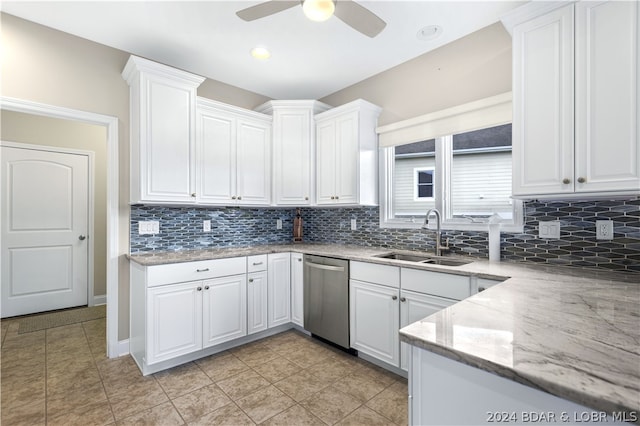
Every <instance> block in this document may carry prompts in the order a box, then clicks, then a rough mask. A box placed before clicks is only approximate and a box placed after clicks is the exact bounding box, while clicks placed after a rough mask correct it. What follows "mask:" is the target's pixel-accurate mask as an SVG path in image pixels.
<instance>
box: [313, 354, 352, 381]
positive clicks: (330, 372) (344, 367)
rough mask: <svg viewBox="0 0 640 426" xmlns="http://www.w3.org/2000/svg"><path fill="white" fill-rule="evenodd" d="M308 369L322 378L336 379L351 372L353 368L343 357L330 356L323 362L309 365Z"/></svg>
mask: <svg viewBox="0 0 640 426" xmlns="http://www.w3.org/2000/svg"><path fill="white" fill-rule="evenodd" d="M307 371H308V372H309V373H311V374H313V375H314V376H316V377H319V378H321V379H326V380H329V381H336V380H339V379H341V378H343V377H345V376H348V375H349V374H351V372H352V371H353V368H352V367H351V366H350V365H349V363H347V362H345V361H343V360H342V359H338V358H328V359H327V360H325V361H323V362H320V363H318V364H316V365H314V366H312V367H309V368H308V369H307Z"/></svg>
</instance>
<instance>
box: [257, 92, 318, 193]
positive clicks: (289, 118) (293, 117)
mask: <svg viewBox="0 0 640 426" xmlns="http://www.w3.org/2000/svg"><path fill="white" fill-rule="evenodd" d="M329 108H330V107H329V106H328V105H326V104H323V103H321V102H318V101H312V100H309V101H306V100H302V101H270V102H267V103H265V104H264V105H261V106H259V107H258V108H256V110H257V111H259V112H263V113H266V114H271V115H272V116H273V154H274V155H273V194H274V200H273V202H274V204H276V205H283V206H284V205H294V206H308V205H311V204H312V203H313V200H314V191H315V186H314V182H315V176H314V171H315V167H314V161H313V152H314V147H315V131H314V121H313V116H314V114H316V113H318V112H322V111H326V110H327V109H329Z"/></svg>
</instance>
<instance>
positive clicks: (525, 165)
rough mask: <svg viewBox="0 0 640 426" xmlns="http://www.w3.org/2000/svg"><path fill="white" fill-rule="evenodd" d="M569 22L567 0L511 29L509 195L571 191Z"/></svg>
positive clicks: (571, 13) (572, 114) (569, 15)
mask: <svg viewBox="0 0 640 426" xmlns="http://www.w3.org/2000/svg"><path fill="white" fill-rule="evenodd" d="M573 27H574V25H573V4H570V5H567V6H565V7H563V8H560V9H557V10H555V11H553V12H551V13H549V14H546V15H543V16H540V17H538V18H535V19H533V20H531V21H527V22H525V23H522V24H520V25H517V26H516V27H515V28H514V30H513V106H514V109H513V195H520V196H523V195H540V194H559V193H571V192H573V189H574V181H573V176H574V171H573V158H574V153H573V141H574V113H573V102H574V99H573V95H574V89H573V84H574V78H573V72H574V69H573V66H574V61H573V52H574V50H573ZM565 179H566V180H565ZM563 182H567V183H563Z"/></svg>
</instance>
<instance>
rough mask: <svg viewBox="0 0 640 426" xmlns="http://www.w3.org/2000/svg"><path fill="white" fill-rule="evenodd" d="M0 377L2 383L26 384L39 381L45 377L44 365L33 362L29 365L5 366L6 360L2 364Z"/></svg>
mask: <svg viewBox="0 0 640 426" xmlns="http://www.w3.org/2000/svg"><path fill="white" fill-rule="evenodd" d="M1 374H2V375H1V376H0V379H1V380H2V381H3V382H10V383H11V382H14V381H17V382H25V381H26V382H28V381H33V380H40V379H44V378H45V377H46V365H45V362H44V361H41V362H33V363H31V364H29V363H25V364H15V363H14V364H13V365H12V364H6V360H3V363H2V373H1Z"/></svg>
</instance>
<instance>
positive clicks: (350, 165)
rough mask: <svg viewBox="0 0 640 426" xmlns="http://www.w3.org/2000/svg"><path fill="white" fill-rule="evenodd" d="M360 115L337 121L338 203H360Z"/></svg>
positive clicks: (354, 113)
mask: <svg viewBox="0 0 640 426" xmlns="http://www.w3.org/2000/svg"><path fill="white" fill-rule="evenodd" d="M358 143H359V141H358V113H357V112H352V113H349V114H346V115H344V116H341V117H339V118H337V119H336V158H335V163H336V174H337V176H336V194H335V196H336V203H338V204H357V203H358V171H359V170H358V167H359V163H360V159H359V147H358Z"/></svg>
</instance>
